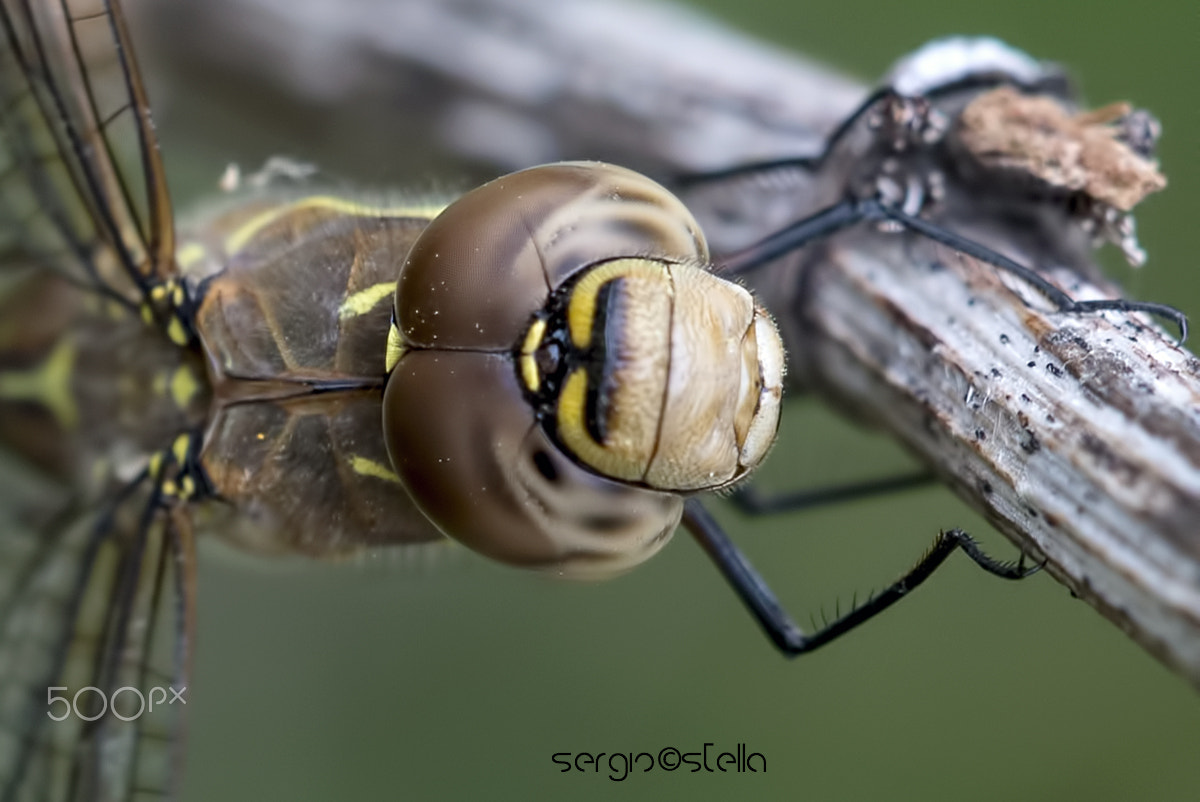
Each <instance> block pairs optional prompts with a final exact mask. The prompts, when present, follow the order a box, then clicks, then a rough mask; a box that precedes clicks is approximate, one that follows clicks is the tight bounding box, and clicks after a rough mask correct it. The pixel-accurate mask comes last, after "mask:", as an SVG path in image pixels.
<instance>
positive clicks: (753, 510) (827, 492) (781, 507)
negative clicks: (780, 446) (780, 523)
mask: <svg viewBox="0 0 1200 802" xmlns="http://www.w3.org/2000/svg"><path fill="white" fill-rule="evenodd" d="M936 478H937V477H936V476H935V475H934V474H933V473H932V472H931V471H928V470H924V469H921V470H917V471H913V472H911V473H905V474H900V475H897V476H889V477H887V478H886V479H868V480H866V481H862V482H850V483H847V484H840V485H827V486H825V487H817V488H811V489H806V490H786V491H783V492H779V493H767V492H763V491H762V490H759V489H758V487H757V486H756V485H755V484H754V483H753V482H750V483H747V484H744V485H738V487H736V488H735V489H734V490H733V492H732V493H730V495H729V500H730V501H732V502H733V504H734V505H735V506H736V507H737V508H738V509H739V510H741V511H742V512H743V513H745V514H746V515H774V514H776V513H780V512H797V511H799V510H807V509H812V508H814V507H823V506H825V505H826V504H840V503H842V502H845V501H854V500H856V499H860V498H871V497H873V496H878V495H883V494H884V493H895V492H899V491H901V490H910V489H912V488H914V487H923V486H925V485H928V484H931V483H932V482H933V481H934V480H935V479H936Z"/></svg>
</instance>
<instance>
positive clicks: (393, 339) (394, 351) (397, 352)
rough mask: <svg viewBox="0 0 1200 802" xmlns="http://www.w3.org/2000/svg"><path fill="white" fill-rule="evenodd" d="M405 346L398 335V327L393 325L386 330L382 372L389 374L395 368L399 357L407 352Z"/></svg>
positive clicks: (402, 338) (401, 337) (401, 336)
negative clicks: (386, 336)
mask: <svg viewBox="0 0 1200 802" xmlns="http://www.w3.org/2000/svg"><path fill="white" fill-rule="evenodd" d="M407 350H408V348H407V346H405V345H404V337H403V335H401V334H400V329H399V327H397V326H396V324H395V323H393V324H392V325H391V327H390V328H388V338H387V351H386V353H385V355H384V360H383V363H384V372H386V373H391V372H392V369H393V368H395V367H396V363H397V362H399V361H400V357H402V356H404V352H405V351H407Z"/></svg>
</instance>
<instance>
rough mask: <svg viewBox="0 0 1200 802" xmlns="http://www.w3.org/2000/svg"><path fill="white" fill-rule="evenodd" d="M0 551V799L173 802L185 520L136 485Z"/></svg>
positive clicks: (187, 554) (182, 689)
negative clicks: (103, 505) (101, 506)
mask: <svg viewBox="0 0 1200 802" xmlns="http://www.w3.org/2000/svg"><path fill="white" fill-rule="evenodd" d="M0 548H3V550H4V552H3V560H2V561H0V571H2V572H3V581H2V582H0V587H5V588H7V589H8V590H7V592H6V593H5V595H4V596H3V598H0V798H2V799H4V800H10V799H11V800H24V799H41V800H127V799H132V798H134V797H138V798H155V797H170V796H172V795H173V792H174V788H173V787H172V782H173V781H176V779H177V778H178V777H179V772H177V771H175V770H174V768H175V763H176V762H177V761H178V759H179V755H180V753H181V752H182V737H181V736H182V723H183V712H184V710H185V709H186V708H185V706H184V703H185V702H186V698H187V696H186V694H187V691H186V686H187V681H188V680H187V675H188V661H189V649H190V644H191V640H192V638H191V634H192V629H193V619H194V616H193V611H194V587H195V577H194V573H193V570H194V569H193V566H194V564H195V555H194V545H193V541H192V531H191V526H190V521H189V519H188V517H187V510H186V509H185V508H184V507H182V506H170V505H167V504H164V502H163V501H162V499H161V496H160V492H159V489H158V488H157V487H156V486H155V484H154V483H153V482H151V481H150V480H149V479H146V478H142V479H140V480H137V481H136V482H134V483H133V484H131V485H129V486H127V487H126V488H125V489H124V490H123V491H122V492H121V494H120V495H119V496H118V498H117V501H116V503H114V504H112V505H110V506H109V507H108V508H107V509H106V510H105V511H103V512H101V513H99V514H97V513H91V514H76V513H75V511H74V510H73V509H70V508H68V510H67V511H66V512H64V513H63V514H61V515H59V516H58V517H57V520H55V521H52V522H50V523H49V524H48V525H46V526H45V527H42V528H40V529H34V528H27V529H24V530H22V529H21V528H20V527H13V528H10V529H8V530H7V531H6V533H5V536H4V537H3V539H0ZM159 689H161V690H159ZM177 694H178V696H177ZM181 699H182V700H183V701H181ZM172 700H173V704H172V703H171V702H172Z"/></svg>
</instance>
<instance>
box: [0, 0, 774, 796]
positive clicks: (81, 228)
mask: <svg viewBox="0 0 1200 802" xmlns="http://www.w3.org/2000/svg"><path fill="white" fill-rule="evenodd" d="M0 24H2V25H3V28H4V34H5V36H4V39H3V42H4V44H3V51H2V52H0V93H2V97H0V100H2V101H3V111H2V113H0V114H2V116H0V124H2V128H3V134H4V156H5V159H6V162H5V169H4V172H3V174H2V175H0V224H2V230H3V234H4V237H5V240H4V243H5V252H4V256H5V258H4V260H3V262H0V276H2V277H3V279H4V284H3V285H0V286H2V290H3V294H2V295H0V314H2V316H0V421H2V423H0V435H2V436H3V441H2V442H3V445H4V447H5V449H6V451H8V452H11V453H13V454H15V455H16V456H17V457H18V458H19V459H23V460H25V461H26V462H28V463H31V464H32V465H34V466H36V467H37V468H38V469H40V470H42V471H43V472H45V473H46V474H47V477H48V479H49V482H50V484H51V485H52V486H53V490H52V491H51V492H50V493H49V496H50V498H49V499H42V500H39V501H38V502H37V503H33V502H32V501H29V500H25V499H17V498H13V499H9V498H7V497H6V498H5V500H4V501H5V505H6V506H11V507H12V512H13V515H14V517H15V518H17V519H18V520H19V521H20V522H21V527H22V528H21V530H20V534H16V533H13V534H8V533H6V534H5V536H4V537H5V543H4V546H5V553H6V554H9V553H11V554H13V555H16V556H14V557H12V558H8V559H6V560H5V561H4V562H3V569H2V570H3V572H4V574H3V575H4V578H5V580H7V581H5V582H3V583H0V587H4V588H6V589H5V591H4V595H3V596H0V688H3V694H2V695H0V787H2V788H3V796H4V797H5V798H9V797H16V798H26V797H39V798H40V797H43V796H50V797H54V798H72V799H100V798H103V799H121V798H127V797H129V796H132V795H133V794H134V792H135V791H137V792H147V791H149V792H153V793H164V794H165V793H168V792H170V790H171V788H172V786H173V783H174V782H175V781H176V780H177V777H178V773H177V772H176V771H174V767H175V765H176V764H177V762H178V757H179V756H178V754H176V749H177V748H178V747H177V743H178V742H177V740H176V739H175V732H176V728H177V727H178V720H177V717H176V716H177V714H178V712H179V711H178V709H175V710H172V711H168V712H166V713H163V712H161V711H160V713H159V715H157V716H150V715H145V716H143V715H142V714H141V713H140V712H137V713H136V714H135V713H134V711H133V710H131V709H129V708H128V707H127V706H126V705H127V704H128V702H130V701H131V700H132V699H133V696H132V695H131V694H129V693H127V692H126V693H125V696H121V694H120V692H121V691H124V689H127V688H128V689H133V690H134V691H139V690H142V689H144V690H145V691H147V692H148V691H149V690H150V686H154V687H158V686H167V687H169V688H171V689H179V688H183V687H185V686H186V684H187V665H188V653H189V649H190V644H191V621H192V618H193V615H194V611H193V606H194V597H195V587H194V584H195V580H194V570H195V566H194V559H195V557H194V542H193V529H194V528H195V526H196V524H197V523H200V524H201V525H202V526H203V528H204V530H205V531H206V532H211V533H212V534H214V535H217V536H220V537H223V538H225V539H226V540H229V541H231V542H233V543H235V544H237V545H238V546H241V547H243V548H246V549H251V550H254V551H257V552H260V553H265V554H273V553H297V552H299V553H303V554H308V555H312V556H319V557H328V556H337V555H343V554H346V553H351V552H354V551H356V550H360V549H362V548H364V547H373V546H384V545H401V544H406V543H416V542H423V541H429V540H436V539H439V538H440V537H441V536H442V535H443V534H448V535H451V536H453V537H455V538H458V539H459V540H461V541H463V542H464V543H466V544H467V545H469V546H471V547H473V548H475V549H477V550H479V551H480V552H482V553H484V554H487V555H489V556H492V557H495V558H498V559H501V560H504V561H506V562H510V563H516V564H521V565H531V566H536V567H542V568H547V569H551V570H556V571H558V572H560V573H563V574H569V575H583V576H600V575H607V574H611V573H613V572H615V571H619V570H621V569H624V568H627V567H630V566H632V565H635V564H637V563H638V562H640V561H641V560H643V559H645V558H646V557H648V556H650V555H651V554H653V553H654V552H655V551H657V550H658V549H659V548H661V546H662V545H663V544H664V543H665V542H666V540H667V538H668V537H669V535H670V534H671V532H672V531H673V530H674V528H675V526H676V525H677V524H678V522H679V520H680V517H681V515H682V514H683V509H684V500H683V498H682V496H681V494H682V493H684V492H691V491H698V490H707V489H715V488H719V487H723V486H726V485H728V484H729V483H731V482H734V481H736V480H737V479H739V478H741V477H742V476H744V475H745V474H747V473H748V472H749V471H750V470H752V469H753V468H754V467H755V465H757V464H758V462H760V461H761V459H762V458H763V456H764V455H765V453H766V451H767V450H768V448H769V446H770V444H771V441H772V439H773V437H774V433H775V429H776V426H777V423H778V414H779V396H780V392H781V383H782V364H783V356H782V348H781V344H780V340H779V336H778V334H777V333H776V331H775V329H774V326H773V325H772V323H771V322H770V319H769V318H768V317H767V316H766V315H765V313H764V312H763V311H762V310H761V309H760V308H758V307H757V306H756V305H755V304H754V302H753V300H752V298H751V297H750V295H749V294H748V293H747V292H746V291H745V290H744V289H742V288H740V287H738V286H735V285H733V284H730V283H728V282H725V281H723V280H720V279H717V278H715V277H714V276H713V275H712V274H711V273H709V272H707V257H708V254H707V248H706V245H705V243H704V239H703V237H702V235H701V234H700V231H699V228H698V226H697V225H696V223H695V221H694V220H693V219H692V217H691V215H690V214H689V213H688V212H687V210H686V209H685V208H684V207H683V206H682V205H681V204H680V202H679V201H677V200H676V199H675V198H674V197H673V196H671V195H670V193H668V192H666V191H665V190H664V189H662V188H661V187H659V186H658V185H657V184H654V183H653V182H651V181H649V180H648V179H646V178H644V177H642V176H640V175H637V174H636V173H632V172H629V171H626V170H623V169H621V168H616V167H611V166H608V165H601V164H597V163H575V164H565V165H552V166H548V167H542V168H534V169H531V170H527V171H524V172H521V173H517V174H514V175H512V176H507V177H505V178H503V179H499V180H497V181H495V182H493V183H492V184H489V185H487V186H485V187H483V188H481V189H479V190H476V191H475V192H472V193H469V194H468V195H466V196H465V197H464V198H462V199H460V200H458V201H456V202H454V203H452V204H450V205H449V206H448V207H446V208H445V210H444V211H443V208H442V206H440V205H435V206H428V207H423V206H387V205H378V204H369V203H363V202H360V201H356V200H350V199H346V198H341V197H332V196H324V195H312V196H308V197H303V198H298V199H297V198H294V197H293V198H288V197H281V196H278V195H273V194H271V193H270V192H266V193H260V194H256V195H252V196H250V197H245V198H241V199H237V198H235V199H232V200H230V201H229V202H228V203H226V204H223V205H222V206H221V207H220V208H219V209H218V210H217V211H215V212H212V213H210V214H208V215H207V216H201V217H200V218H197V219H196V220H195V221H194V222H193V223H192V224H191V225H190V226H189V227H188V228H187V229H186V230H181V231H180V232H179V234H178V236H177V235H176V230H175V224H174V219H173V214H172V210H171V204H170V200H169V197H168V194H167V189H166V182H165V178H164V175H163V169H162V164H161V162H160V161H159V158H158V152H157V145H156V142H155V140H154V135H153V129H152V126H151V124H150V120H149V117H148V112H147V108H148V102H147V98H146V96H145V92H144V90H143V88H142V85H141V79H140V76H139V74H138V72H137V67H136V64H135V63H134V61H133V55H132V50H131V47H130V41H129V36H128V33H127V32H126V30H125V27H124V22H123V17H122V15H121V10H120V8H119V6H118V5H117V4H116V3H115V2H106V3H102V4H100V5H99V6H95V7H94V6H93V5H90V4H79V5H76V4H74V3H71V2H61V3H55V4H47V5H41V4H38V5H36V6H31V5H29V4H26V3H22V2H5V3H4V4H3V5H2V6H0ZM121 133H124V134H126V135H128V138H127V140H126V141H121V138H120V136H119V134H121ZM128 146H133V147H134V149H135V150H136V151H137V152H136V153H135V154H134V156H135V158H133V159H132V160H130V161H123V160H122V159H121V158H120V157H119V155H118V154H119V153H120V152H121V150H122V148H124V147H128ZM47 688H50V689H52V693H53V689H58V690H60V691H64V692H65V693H66V694H67V698H68V702H69V704H68V706H69V707H70V710H69V711H68V715H65V716H60V717H57V718H56V717H54V716H50V717H49V718H48V717H47V715H46V706H47V698H46V692H47ZM89 688H90V689H91V690H90V691H88V692H87V693H83V694H82V696H80V695H79V694H80V693H81V689H83V690H86V689H89ZM118 698H120V699H121V700H123V701H122V704H121V705H118ZM110 703H111V705H112V711H111V713H110V712H109V710H108V707H109V704H110ZM53 712H59V711H58V710H57V709H56V710H54V711H53ZM118 714H119V715H118ZM172 714H175V715H172ZM60 719H62V720H60ZM88 722H92V723H88Z"/></svg>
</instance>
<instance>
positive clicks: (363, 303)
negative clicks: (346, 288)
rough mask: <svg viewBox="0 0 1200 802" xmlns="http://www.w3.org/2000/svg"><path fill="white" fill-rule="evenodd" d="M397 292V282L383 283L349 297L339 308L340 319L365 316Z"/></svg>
mask: <svg viewBox="0 0 1200 802" xmlns="http://www.w3.org/2000/svg"><path fill="white" fill-rule="evenodd" d="M395 291H396V282H394V281H381V282H379V283H378V284H375V285H372V286H370V287H367V288H366V289H365V290H359V291H358V292H356V293H353V294H352V295H347V296H346V300H344V301H342V305H341V306H340V307H338V319H339V320H345V319H346V318H350V317H358V316H359V315H365V314H366V313H367V312H370V311H371V310H372V309H374V308H375V305H376V304H378V303H379V302H380V301H382V300H383V299H385V298H389V297H391V295H392V293H394V292H395Z"/></svg>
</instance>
